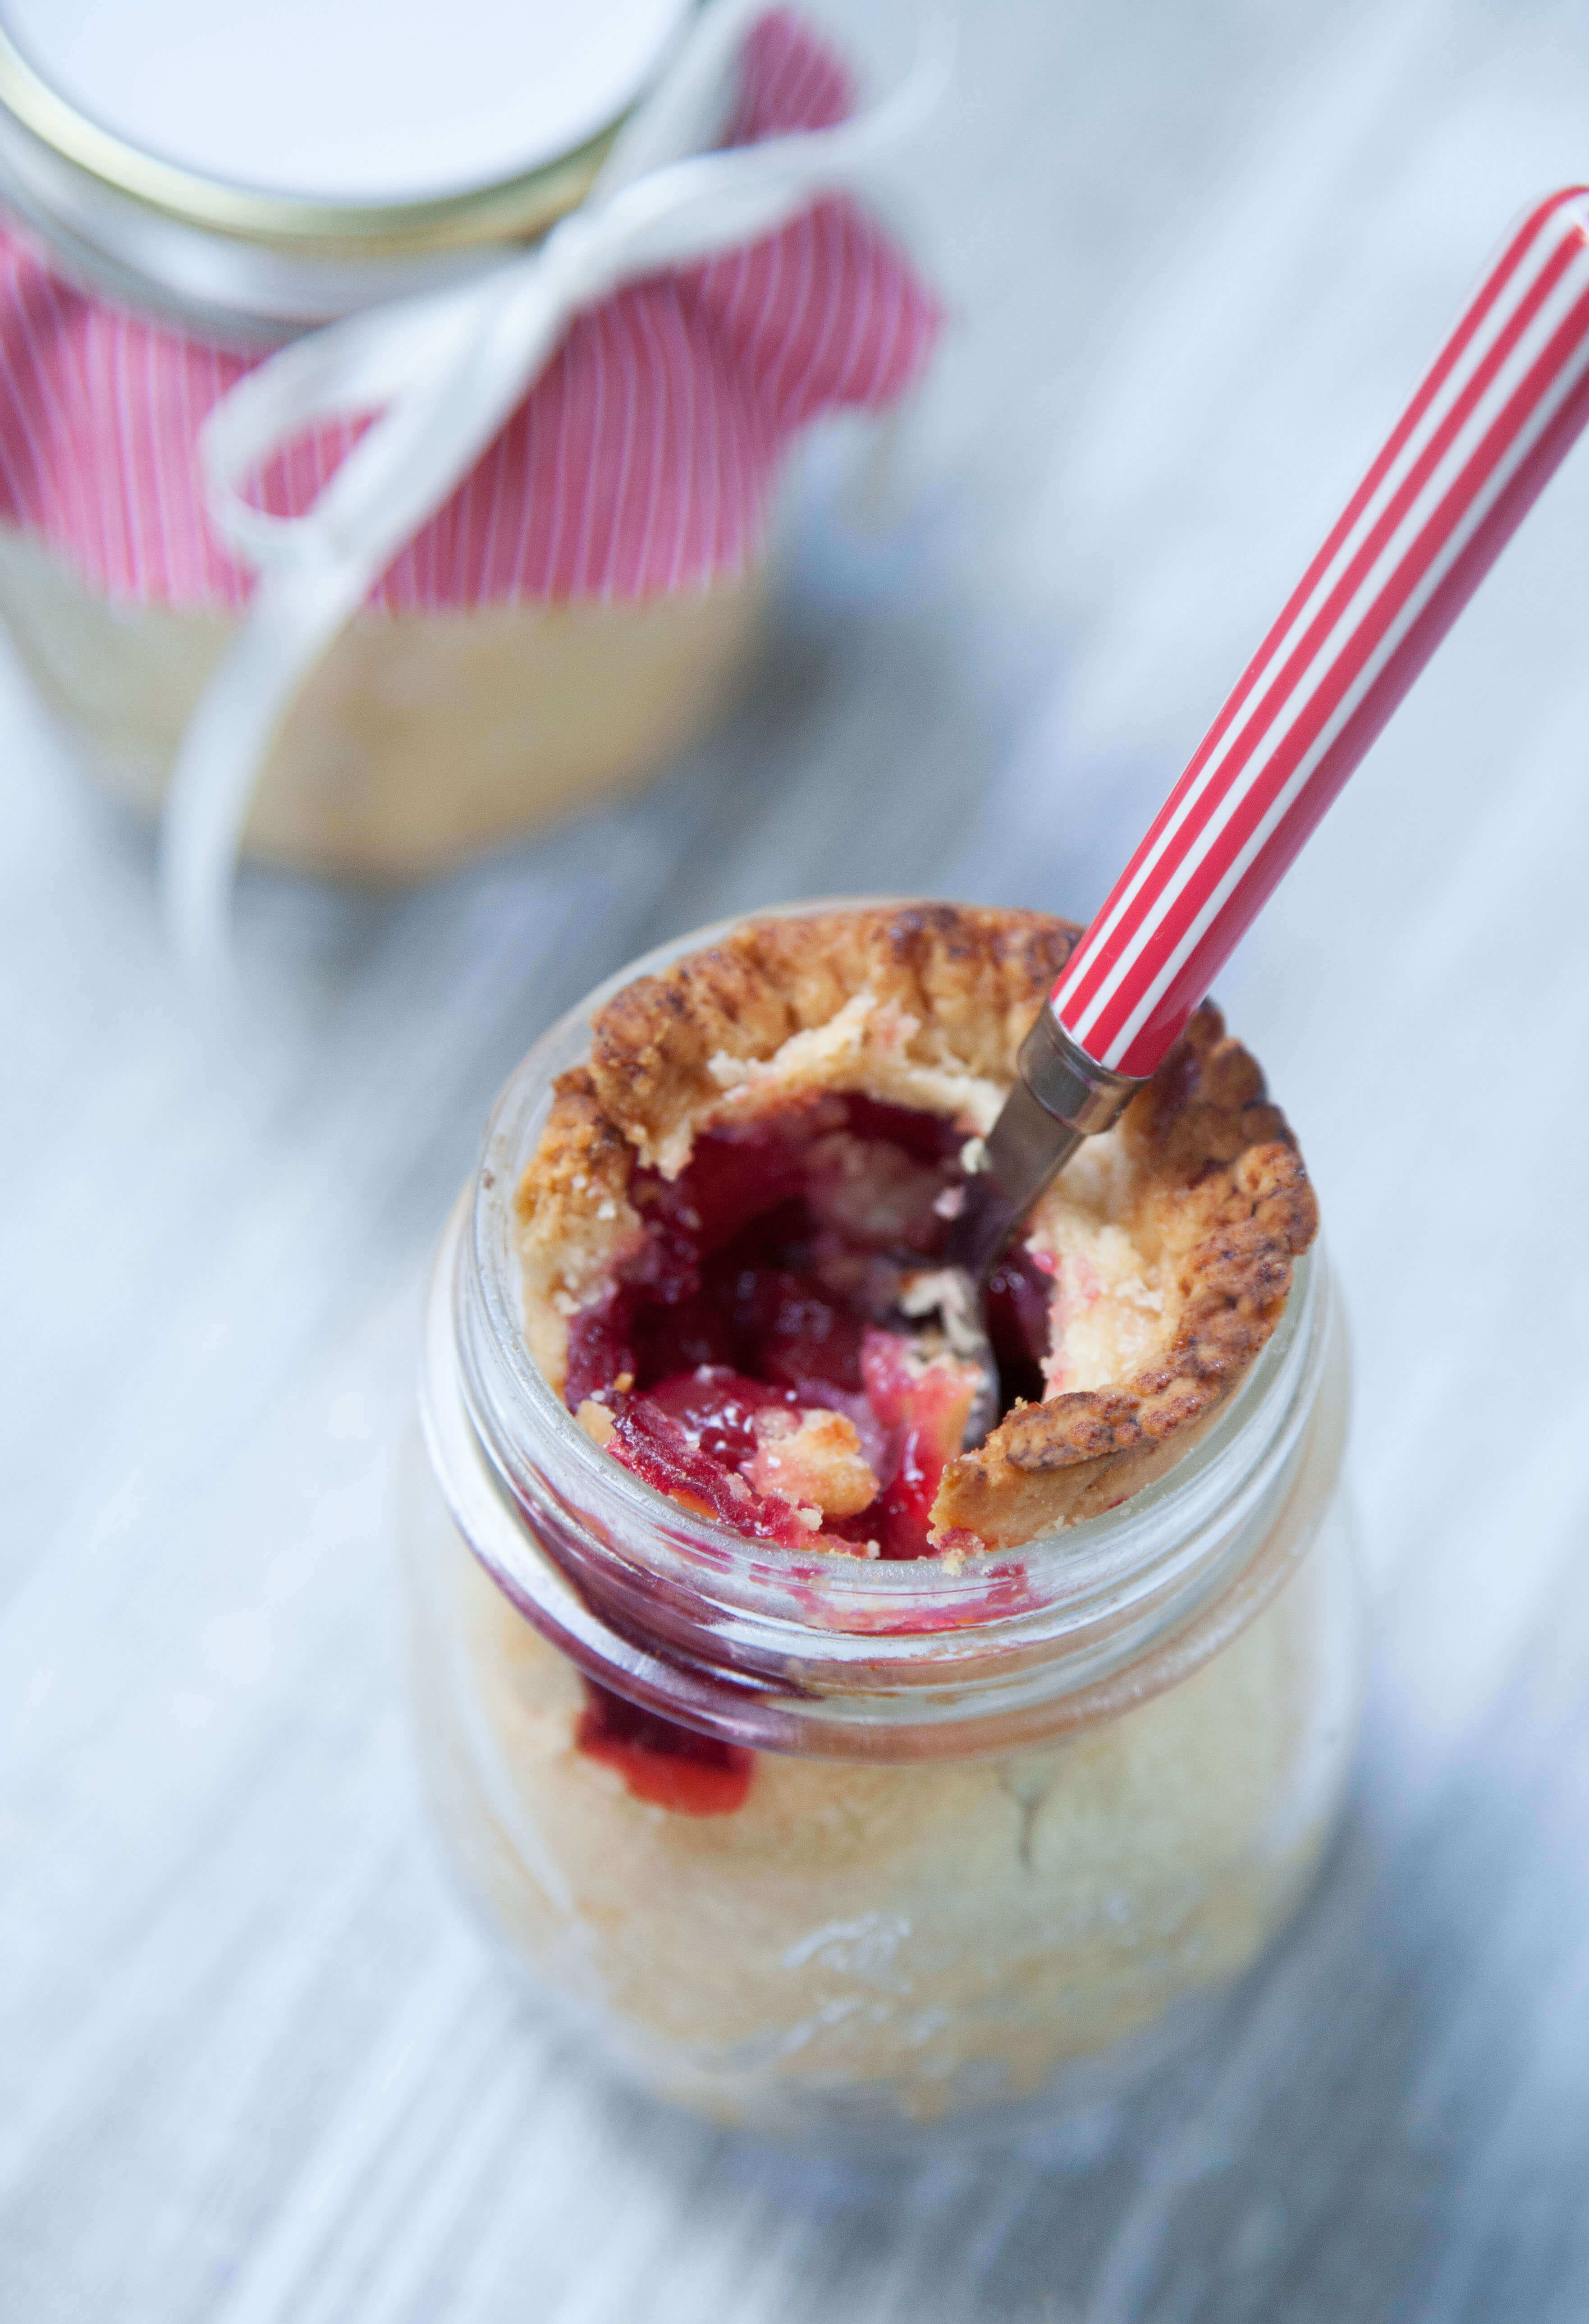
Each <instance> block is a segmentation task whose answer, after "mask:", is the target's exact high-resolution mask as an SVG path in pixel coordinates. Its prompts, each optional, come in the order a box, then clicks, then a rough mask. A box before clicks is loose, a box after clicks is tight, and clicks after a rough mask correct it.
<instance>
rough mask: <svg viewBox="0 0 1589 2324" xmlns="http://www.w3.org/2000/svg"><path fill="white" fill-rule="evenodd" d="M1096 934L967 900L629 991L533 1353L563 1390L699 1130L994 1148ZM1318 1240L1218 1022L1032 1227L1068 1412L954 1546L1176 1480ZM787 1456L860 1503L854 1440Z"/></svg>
mask: <svg viewBox="0 0 1589 2324" xmlns="http://www.w3.org/2000/svg"><path fill="white" fill-rule="evenodd" d="M1078 934H1079V930H1078V929H1077V928H1076V927H1075V925H1074V924H1072V923H1069V922H1067V921H1063V920H1058V919H1053V918H1049V917H1047V916H1046V915H1043V914H1039V913H1031V912H1017V911H1000V910H993V909H983V908H970V907H964V906H955V905H949V904H923V905H910V906H905V907H901V908H894V909H889V908H863V909H860V910H853V911H832V912H815V913H812V914H810V915H809V916H806V917H801V918H787V919H777V920H764V921H754V920H752V921H747V922H745V923H744V924H743V925H742V926H741V927H737V928H735V929H734V930H733V931H732V932H731V934H730V935H729V936H726V937H725V938H724V939H723V940H722V941H721V942H720V943H719V944H717V945H714V946H712V947H711V948H710V949H708V950H707V951H704V952H700V953H697V954H691V955H689V956H688V958H686V959H684V960H681V961H679V962H677V963H675V964H673V966H672V967H670V969H669V970H667V971H666V972H665V973H663V974H662V975H661V976H653V977H642V978H640V979H637V980H636V981H635V982H634V983H633V984H631V985H628V986H626V987H625V988H624V991H621V992H620V993H618V994H617V995H616V996H615V997H614V1000H613V1001H610V1002H609V1003H608V1004H607V1006H606V1007H605V1009H604V1010H602V1011H601V1013H600V1015H599V1016H598V1017H597V1018H596V1020H595V1023H594V1026H593V1037H592V1045H591V1054H590V1061H589V1064H588V1065H586V1066H581V1067H578V1068H576V1069H575V1070H574V1071H573V1072H571V1073H568V1074H563V1075H562V1076H561V1078H560V1079H559V1082H558V1084H556V1088H555V1091H554V1094H553V1102H552V1107H551V1111H550V1116H549V1119H548V1121H547V1124H546V1127H545V1130H544V1131H543V1133H542V1136H541V1139H540V1146H539V1148H537V1151H536V1153H535V1155H534V1157H533V1158H532V1159H531V1163H530V1165H529V1167H528V1168H527V1169H526V1171H525V1173H524V1176H523V1178H522V1181H521V1184H520V1185H519V1188H518V1191H517V1195H516V1215H517V1222H518V1230H519V1245H520V1251H521V1255H522V1264H523V1286H524V1313H525V1328H526V1333H527V1337H528V1340H529V1343H530V1347H531V1352H532V1354H533V1355H534V1357H535V1359H536V1360H537V1362H538V1363H539V1364H540V1368H541V1369H542V1370H543V1371H544V1372H545V1374H546V1376H547V1378H548V1379H550V1382H551V1383H552V1385H553V1386H554V1387H555V1388H558V1389H559V1391H560V1390H561V1388H562V1387H563V1384H564V1379H565V1377H566V1371H567V1363H568V1318H569V1317H570V1316H571V1315H572V1314H576V1313H577V1312H578V1311H579V1310H581V1309H583V1308H586V1307H587V1306H589V1305H593V1304H595V1303H596V1302H597V1301H599V1300H601V1299H602V1298H604V1297H605V1296H606V1295H607V1294H608V1293H609V1292H610V1291H611V1289H612V1287H613V1285H614V1279H615V1276H616V1273H617V1270H619V1269H620V1268H622V1267H623V1266H624V1264H625V1262H626V1261H628V1260H630V1259H633V1258H634V1257H635V1256H636V1255H637V1253H638V1252H639V1251H640V1250H641V1248H642V1245H643V1242H644V1240H645V1227H644V1224H643V1222H642V1216H641V1213H640V1212H639V1210H638V1209H637V1208H636V1207H635V1205H634V1203H633V1202H632V1201H631V1200H630V1193H631V1185H632V1180H633V1174H634V1172H635V1170H636V1169H637V1168H639V1167H647V1168H650V1169H653V1170H656V1171H659V1172H660V1173H661V1176H663V1177H664V1178H667V1179H673V1178H676V1177H677V1176H678V1174H679V1171H680V1170H681V1169H682V1168H683V1167H684V1165H685V1164H686V1162H687V1161H688V1159H689V1156H690V1152H691V1148H692V1146H693V1143H694V1140H695V1139H696V1138H697V1135H698V1134H699V1133H700V1132H702V1131H704V1130H712V1129H720V1128H723V1127H725V1126H727V1125H729V1124H732V1123H734V1122H745V1121H753V1120H755V1118H756V1117H757V1116H758V1115H759V1114H761V1113H762V1112H765V1111H769V1110H771V1109H772V1108H774V1107H776V1106H778V1105H780V1104H781V1103H784V1102H787V1101H789V1100H790V1099H791V1098H794V1097H798V1096H799V1095H801V1094H803V1093H808V1092H812V1091H819V1090H830V1091H836V1092H840V1093H848V1094H852V1095H858V1096H864V1097H868V1098H873V1099H875V1100H878V1101H880V1102H883V1103H886V1104H891V1105H897V1106H905V1107H910V1108H914V1109H916V1110H918V1111H922V1112H929V1113H935V1114H938V1115H939V1116H940V1117H947V1118H950V1119H952V1120H954V1121H955V1122H956V1126H957V1127H958V1128H960V1129H963V1130H965V1133H966V1136H967V1138H972V1137H975V1136H977V1135H979V1134H981V1133H982V1132H984V1131H985V1130H987V1129H988V1128H989V1127H990V1126H991V1125H992V1122H993V1120H994V1118H995V1116H996V1114H997V1112H998V1110H999V1107H1000V1105H1001V1104H1002V1101H1003V1097H1004V1094H1005V1093H1006V1092H1007V1091H1008V1089H1009V1087H1010V1086H1011V1084H1012V1081H1013V1079H1014V1076H1015V1072H1016V1059H1017V1054H1018V1052H1019V1049H1020V1047H1021V1040H1022V1038H1023V1037H1024V1036H1025V1034H1026V1031H1027V1029H1028V1028H1029V1026H1030V1022H1031V1019H1032V1018H1033V1016H1034V1015H1035V1013H1036V1011H1037V1010H1038V1009H1039V1006H1040V1005H1041V1003H1042V1001H1043V1000H1044V998H1045V997H1046V995H1047V993H1048V991H1049V989H1050V987H1051V985H1052V984H1053V982H1054V980H1055V978H1056V976H1057V975H1058V971H1059V969H1060V967H1061V966H1062V965H1063V963H1064V961H1065V958H1066V956H1067V954H1068V952H1069V949H1070V947H1071V945H1072V944H1073V943H1074V942H1075V940H1076V936H1077V935H1078ZM1316 1229H1317V1210H1316V1203H1315V1200H1314V1195H1313V1191H1312V1188H1311V1186H1310V1185H1309V1184H1308V1179H1307V1170H1306V1168H1305V1167H1304V1164H1303V1162H1302V1158H1301V1156H1300V1155H1299V1153H1298V1150H1297V1147H1296V1141H1295V1139H1294V1138H1293V1137H1292V1134H1291V1132H1290V1130H1289V1127H1288V1125H1287V1123H1286V1121H1285V1119H1284V1117H1283V1115H1281V1113H1280V1111H1279V1110H1278V1109H1277V1108H1276V1107H1274V1106H1273V1105H1271V1104H1270V1102H1269V1100H1268V1096H1267V1093H1266V1091H1265V1087H1264V1083H1263V1077H1262V1074H1261V1072H1260V1070H1259V1067H1258V1065H1257V1064H1256V1063H1255V1061H1254V1060H1253V1059H1252V1057H1251V1056H1249V1055H1248V1053H1247V1051H1246V1050H1245V1049H1243V1047H1241V1045H1240V1044H1239V1043H1238V1042H1236V1041H1235V1040H1233V1039H1232V1038H1231V1037H1229V1036H1227V1035H1226V1033H1225V1030H1224V1021H1223V1019H1222V1018H1221V1017H1220V1014H1219V1012H1218V1010H1216V1009H1215V1008H1213V1007H1212V1006H1210V1005H1209V1004H1205V1005H1204V1006H1203V1007H1202V1008H1201V1009H1199V1010H1198V1011H1197V1013H1196V1016H1195V1017H1194V1018H1193V1019H1192V1022H1191V1024H1190V1025H1189V1026H1188V1027H1187V1032H1186V1034H1185V1036H1184V1037H1183V1038H1182V1040H1181V1041H1180V1042H1179V1043H1178V1045H1177V1047H1176V1048H1175V1049H1174V1050H1173V1051H1172V1053H1171V1055H1170V1056H1169V1058H1168V1059H1167V1060H1166V1062H1165V1064H1164V1065H1163V1066H1162V1067H1161V1068H1160V1070H1159V1073H1158V1074H1156V1075H1155V1076H1154V1078H1153V1080H1152V1081H1151V1082H1150V1083H1149V1084H1147V1085H1146V1087H1145V1088H1143V1089H1142V1090H1141V1091H1140V1092H1139V1093H1138V1094H1137V1095H1136V1097H1135V1098H1134V1099H1133V1100H1132V1103H1131V1104H1130V1106H1129V1107H1128V1108H1127V1109H1126V1111H1125V1113H1124V1115H1123V1116H1122V1120H1121V1121H1120V1122H1119V1123H1118V1124H1117V1125H1116V1127H1115V1129H1114V1130H1113V1131H1111V1132H1110V1133H1108V1134H1107V1136H1105V1137H1104V1138H1099V1139H1091V1140H1089V1141H1088V1142H1087V1144H1086V1146H1084V1148H1082V1149H1081V1151H1080V1153H1079V1154H1078V1155H1077V1156H1076V1159H1075V1160H1074V1161H1073V1162H1072V1163H1071V1165H1070V1166H1069V1167H1068V1168H1067V1171H1066V1172H1065V1174H1064V1176H1063V1177H1062V1178H1061V1179H1060V1180H1059V1181H1058V1185H1056V1187H1055V1188H1054V1189H1052V1190H1051V1191H1050V1193H1049V1195H1048V1196H1047V1197H1046V1198H1045V1200H1044V1202H1043V1203H1041V1204H1040V1205H1039V1209H1038V1211H1037V1212H1036V1213H1035V1214H1034V1216H1033V1219H1032V1222H1031V1226H1030V1236H1029V1249H1030V1251H1031V1254H1032V1256H1033V1257H1034V1258H1035V1259H1036V1260H1037V1263H1038V1265H1039V1267H1041V1268H1043V1270H1044V1271H1045V1272H1046V1273H1048V1274H1049V1275H1050V1276H1051V1277H1052V1278H1053V1283H1054V1292H1053V1297H1052V1304H1051V1308H1050V1333H1049V1354H1048V1359H1047V1361H1046V1363H1045V1367H1044V1375H1045V1385H1046V1390H1047V1392H1046V1395H1045V1397H1044V1400H1043V1401H1042V1402H1041V1403H1032V1404H1026V1405H1018V1406H1016V1408H1015V1409H1014V1410H1012V1412H1010V1413H1009V1414H1008V1415H1007V1416H1005V1418H1004V1419H1003V1420H1002V1422H1001V1423H1000V1425H998V1426H997V1427H996V1428H995V1429H994V1430H993V1432H992V1434H990V1435H989V1436H988V1438H987V1440H986V1441H985V1443H983V1444H982V1445H981V1446H980V1447H979V1448H978V1449H977V1450H976V1451H975V1452H968V1453H963V1454H961V1455H960V1456H959V1457H958V1458H956V1459H954V1460H952V1461H950V1462H949V1463H948V1465H947V1468H946V1470H945V1471H944V1474H943V1480H942V1483H941V1485H940V1486H939V1489H938V1495H937V1499H936V1500H935V1502H934V1504H933V1508H932V1520H933V1538H934V1540H935V1541H938V1542H939V1544H940V1545H941V1546H942V1547H943V1548H944V1549H945V1550H947V1551H948V1552H950V1553H951V1554H959V1553H964V1552H965V1551H967V1550H970V1549H975V1548H976V1547H979V1546H984V1547H989V1548H999V1549H1002V1548H1012V1547H1015V1546H1018V1545H1020V1544H1021V1543H1022V1542H1025V1541H1029V1540H1030V1539H1031V1538H1032V1537H1033V1536H1034V1535H1036V1534H1038V1533H1039V1532H1042V1531H1045V1530H1046V1529H1048V1528H1049V1526H1055V1525H1059V1524H1065V1523H1070V1522H1074V1521H1076V1520H1079V1519H1081V1518H1084V1517H1092V1516H1095V1515H1097V1514H1098V1513H1099V1512H1101V1511H1102V1510H1104V1509H1105V1508H1112V1507H1113V1506H1114V1505H1115V1504H1116V1503H1118V1502H1119V1501H1122V1500H1123V1499H1126V1498H1128V1497H1129V1496H1130V1495H1131V1494H1132V1493H1133V1492H1136V1491H1137V1490H1139V1489H1141V1487H1142V1486H1143V1485H1145V1484H1147V1483H1149V1482H1150V1480H1152V1479H1153V1478H1154V1477H1156V1476H1158V1475H1159V1474H1161V1473H1162V1472H1163V1471H1164V1470H1166V1469H1168V1468H1169V1466H1170V1465H1171V1464H1172V1463H1173V1462H1175V1461H1177V1460H1178V1459H1179V1458H1180V1457H1181V1456H1182V1454H1183V1453H1184V1452H1187V1451H1188V1450H1189V1449H1190V1448H1191V1446H1192V1445H1193V1444H1194V1443H1196V1441H1197V1439H1198V1438H1199V1437H1200V1436H1201V1435H1202V1434H1203V1433H1204V1432H1205V1430H1206V1428H1207V1427H1208V1425H1210V1424H1211V1423H1212V1421H1213V1419H1214V1418H1215V1415H1216V1414H1217V1412H1218V1410H1219V1408H1220V1406H1222V1404H1223V1403H1224V1400H1225V1398H1226V1397H1228V1396H1229V1395H1230V1394H1231V1392H1232V1391H1233V1389H1234V1388H1235V1387H1236V1386H1237V1384H1238V1383H1239V1381H1240V1380H1241V1379H1242V1378H1243V1375H1244V1374H1245V1372H1246V1370H1247V1369H1248V1367H1249V1366H1250V1365H1251V1363H1252V1360H1253V1359H1254V1357H1255V1356H1256V1355H1257V1354H1258V1352H1259V1351H1260V1350H1261V1348H1262V1347H1263V1345H1264V1343H1265V1342H1266V1341H1267V1340H1268V1338H1269V1336H1270V1333H1271V1332H1272V1331H1273V1329H1274V1327H1275V1324H1276V1323H1278V1321H1279V1319H1280V1314H1281V1312H1282V1310H1283V1308H1284V1305H1285V1301H1286V1297H1287V1295H1288V1293H1289V1289H1290V1284H1291V1272H1292V1263H1293V1260H1294V1259H1296V1258H1297V1257H1298V1255H1299V1254H1300V1253H1301V1252H1303V1251H1305V1250H1307V1247H1308V1245H1309V1244H1310V1243H1311V1242H1312V1240H1313V1238H1314V1235H1315V1233H1316ZM779 1435H780V1432H779V1431H778V1429H776V1428H774V1429H773V1430H771V1432H770V1433H769V1435H768V1439H767V1442H766V1443H765V1444H764V1445H763V1447H762V1452H760V1453H759V1455H758V1464H759V1465H760V1464H762V1463H765V1464H766V1479H765V1481H766V1482H767V1483H768V1484H769V1485H771V1484H772V1483H773V1482H774V1480H775V1478H776V1476H777V1475H778V1473H779V1471H778V1468H777V1466H776V1464H777V1463H778V1462H790V1463H791V1464H792V1466H791V1467H790V1470H789V1471H786V1472H785V1473H786V1474H787V1475H788V1476H789V1478H790V1480H791V1482H790V1489H792V1480H793V1478H794V1476H795V1475H796V1473H797V1472H798V1473H799V1476H800V1477H801V1478H802V1479H803V1480H806V1481H804V1482H802V1484H801V1487H800V1492H801V1496H802V1497H803V1496H804V1494H805V1493H806V1491H807V1490H808V1487H810V1486H814V1485H815V1484H816V1482H817V1480H818V1478H820V1479H821V1480H823V1482H824V1484H825V1486H826V1488H827V1490H826V1493H825V1494H824V1496H823V1499H824V1500H825V1502H826V1504H827V1506H829V1507H833V1506H835V1503H836V1501H838V1502H842V1501H843V1499H845V1497H846V1496H849V1497H852V1498H853V1495H854V1494H855V1493H858V1492H860V1491H861V1490H862V1489H863V1481H864V1480H861V1478H860V1475H859V1469H858V1468H856V1467H855V1465H854V1464H855V1462H860V1455H859V1452H858V1449H856V1448H852V1447H850V1446H849V1445H848V1444H847V1443H846V1442H845V1441H844V1439H843V1435H842V1432H816V1433H813V1434H808V1435H807V1436H805V1437H803V1438H801V1439H799V1440H797V1439H796V1438H795V1437H794V1436H793V1435H792V1434H790V1435H789V1436H787V1437H784V1438H783V1440H782V1441H781V1442H780V1441H779ZM860 1466H862V1467H864V1462H860ZM813 1498H815V1495H813Z"/></svg>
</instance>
